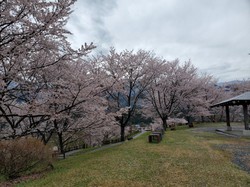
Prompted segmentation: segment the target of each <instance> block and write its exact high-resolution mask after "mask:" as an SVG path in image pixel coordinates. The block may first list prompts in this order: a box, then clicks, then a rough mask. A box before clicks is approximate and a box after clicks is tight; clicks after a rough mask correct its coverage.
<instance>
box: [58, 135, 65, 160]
mask: <svg viewBox="0 0 250 187" xmlns="http://www.w3.org/2000/svg"><path fill="white" fill-rule="evenodd" d="M57 136H58V143H59V148H60V153H61V154H62V155H63V158H64V159H65V151H64V145H63V137H62V133H59V132H58V133H57Z"/></svg>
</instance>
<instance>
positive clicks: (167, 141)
mask: <svg viewBox="0 0 250 187" xmlns="http://www.w3.org/2000/svg"><path fill="white" fill-rule="evenodd" d="M147 136H148V133H146V134H144V135H142V136H141V137H139V138H138V139H135V140H132V141H128V142H125V143H124V144H121V145H118V146H116V147H112V148H108V149H105V150H100V151H96V152H93V153H91V152H89V153H84V154H80V153H79V154H77V155H75V156H71V157H69V158H67V159H65V160H60V161H57V162H56V163H55V169H54V170H53V171H51V172H49V173H47V174H45V175H44V176H43V177H42V178H41V179H36V180H33V181H27V182H25V183H21V184H19V185H18V186H32V187H34V186H119V187H122V186H136V187H138V186H250V175H249V174H248V173H247V172H245V171H242V170H240V169H239V168H238V166H236V165H234V164H233V163H232V162H231V158H232V155H231V153H230V152H226V151H222V150H219V149H217V148H216V145H220V144H246V143H250V139H244V138H241V139H236V138H229V137H225V136H222V135H217V134H215V133H205V132H199V131H193V130H191V129H188V128H187V127H180V128H179V130H176V131H167V132H166V134H165V136H164V139H163V141H162V142H161V143H159V144H149V143H148V142H147Z"/></svg>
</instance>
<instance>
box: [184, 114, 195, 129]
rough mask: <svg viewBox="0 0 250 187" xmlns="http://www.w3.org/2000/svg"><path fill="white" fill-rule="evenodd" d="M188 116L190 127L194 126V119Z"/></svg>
mask: <svg viewBox="0 0 250 187" xmlns="http://www.w3.org/2000/svg"><path fill="white" fill-rule="evenodd" d="M186 118H187V121H188V126H189V127H194V125H193V121H192V117H191V116H187V117H186Z"/></svg>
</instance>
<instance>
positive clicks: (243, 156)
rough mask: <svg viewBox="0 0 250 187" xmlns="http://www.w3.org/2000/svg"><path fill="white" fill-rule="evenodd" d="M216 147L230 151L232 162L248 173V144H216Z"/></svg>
mask: <svg viewBox="0 0 250 187" xmlns="http://www.w3.org/2000/svg"><path fill="white" fill-rule="evenodd" d="M216 147H217V148H219V149H221V150H224V151H228V152H230V153H232V155H233V158H232V162H233V163H235V164H236V165H237V166H239V167H240V168H241V169H242V170H244V171H246V172H248V173H249V174H250V145H239V144H237V145H232V144H223V145H217V146H216Z"/></svg>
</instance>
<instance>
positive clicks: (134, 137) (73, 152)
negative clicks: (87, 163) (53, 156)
mask: <svg viewBox="0 0 250 187" xmlns="http://www.w3.org/2000/svg"><path fill="white" fill-rule="evenodd" d="M145 132H146V131H141V132H140V133H139V134H136V135H135V136H133V139H136V138H138V137H139V136H141V135H142V134H144V133H145ZM130 141H131V140H130ZM123 143H124V142H118V143H114V144H108V145H103V146H101V147H97V148H96V149H94V150H91V151H87V152H86V153H93V152H96V151H100V150H104V149H108V148H110V147H114V146H117V145H121V144H123ZM81 150H82V149H77V150H73V151H69V152H67V153H65V157H68V156H71V155H74V154H75V153H78V152H79V151H81ZM58 157H59V158H63V155H62V154H60V155H59V156H58Z"/></svg>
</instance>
